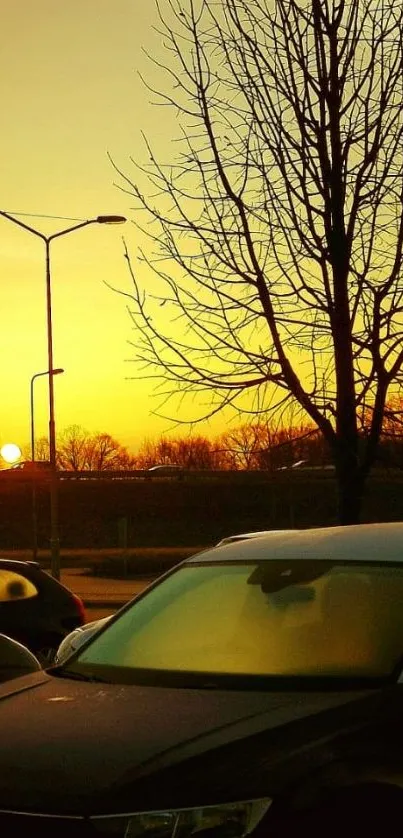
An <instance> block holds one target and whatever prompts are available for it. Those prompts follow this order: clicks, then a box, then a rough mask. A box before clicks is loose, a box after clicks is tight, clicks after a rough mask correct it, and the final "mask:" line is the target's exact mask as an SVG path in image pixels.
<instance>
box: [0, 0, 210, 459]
mask: <svg viewBox="0 0 403 838" xmlns="http://www.w3.org/2000/svg"><path fill="white" fill-rule="evenodd" d="M0 9H1V20H2V25H1V34H0V40H1V49H0V79H1V81H0V85H1V88H0V90H1V93H0V102H1V114H2V118H1V131H0V160H1V163H0V166H1V199H0V210H4V211H6V212H8V213H10V214H15V215H17V214H18V218H20V219H21V220H22V221H24V222H25V223H27V224H29V225H30V226H32V227H35V228H36V229H38V230H41V231H42V232H43V233H45V234H46V235H49V234H51V233H54V232H56V231H58V230H62V229H64V228H66V227H69V226H71V225H72V224H74V223H75V221H74V220H73V221H71V220H70V219H78V220H83V219H87V218H94V217H96V216H97V215H100V214H109V213H113V214H120V215H124V216H126V217H127V218H128V223H127V224H125V225H124V226H123V227H120V226H119V227H118V226H115V227H114V226H109V227H108V226H101V225H91V226H89V227H87V228H84V229H83V230H79V231H77V232H73V233H71V234H69V235H66V236H65V237H63V238H61V239H57V240H56V241H55V242H53V245H52V246H51V247H52V251H51V252H52V294H53V297H52V302H53V339H54V367H63V368H64V369H65V373H64V375H60V376H58V377H57V378H55V382H54V383H55V407H56V425H57V431H61V430H62V429H63V428H65V427H67V426H68V425H71V424H78V425H81V426H83V427H84V428H86V429H88V430H89V431H94V432H96V431H101V432H108V433H111V434H112V435H113V436H115V437H116V438H117V439H118V440H119V441H120V442H121V443H122V444H123V445H127V446H128V447H129V448H130V449H132V450H135V449H136V447H137V446H138V445H139V444H140V443H141V442H142V440H143V439H144V438H145V437H153V436H154V437H155V436H160V435H161V433H163V432H166V431H169V428H170V426H169V424H168V423H167V421H164V420H162V419H157V418H155V417H154V416H153V415H152V411H153V410H154V409H155V408H156V402H155V401H153V399H152V398H151V394H152V387H151V384H150V383H144V382H138V381H134V380H128V378H129V377H130V376H131V375H133V373H134V369H133V365H132V364H130V360H129V359H130V358H131V357H132V354H133V353H132V350H131V347H130V345H129V344H128V341H129V340H130V339H131V337H132V328H133V325H132V323H131V320H130V319H129V316H128V314H127V312H126V308H125V301H124V298H123V297H121V296H119V295H118V294H114V293H113V292H112V291H111V290H109V289H108V288H107V287H106V285H105V283H110V284H112V285H114V286H117V287H119V288H121V289H122V290H126V291H129V290H130V278H129V275H128V272H127V268H126V263H125V260H124V258H123V245H122V235H123V234H124V236H125V238H126V241H127V243H128V245H129V248H130V251H131V253H132V254H133V256H135V253H136V247H137V246H138V244H140V242H138V241H137V240H136V239H137V238H138V234H137V233H136V230H135V228H134V225H133V223H132V222H133V211H132V209H131V205H132V203H133V202H131V199H130V196H129V195H127V194H125V193H124V192H122V191H121V190H119V188H118V187H117V186H116V182H117V177H116V174H115V172H114V170H113V168H112V166H111V163H110V162H109V160H108V157H107V153H108V152H109V153H110V154H111V155H112V157H113V159H114V160H115V162H116V163H117V164H118V165H119V166H120V167H121V168H122V169H126V170H127V171H128V172H129V173H130V172H131V173H132V174H133V170H130V163H129V157H130V156H133V157H135V158H136V159H137V160H139V161H140V162H141V160H142V157H143V159H144V155H145V151H144V145H143V141H142V138H141V131H144V132H145V134H146V135H147V136H148V138H149V139H150V140H151V141H152V143H153V146H154V149H155V150H157V151H158V150H161V151H162V152H163V153H164V155H165V156H166V154H167V150H168V151H169V146H168V143H169V142H170V140H171V138H172V139H173V140H174V139H175V127H176V126H175V116H174V113H172V114H168V113H167V111H166V110H164V119H163V120H162V119H161V111H160V110H159V109H158V108H156V107H155V106H152V105H151V104H150V98H151V96H150V94H149V92H148V91H147V90H146V89H145V88H144V86H143V84H142V82H141V80H140V78H139V76H138V72H139V71H140V72H143V73H145V74H146V75H147V78H148V79H150V80H151V81H152V82H154V83H155V82H156V81H157V78H158V76H157V74H156V71H155V69H153V68H152V66H150V64H149V62H148V61H147V59H146V58H145V57H144V55H143V53H142V49H143V48H144V49H146V50H147V51H151V52H152V53H153V54H154V55H157V56H158V54H159V53H160V52H161V45H160V43H159V36H158V34H157V33H155V31H153V28H152V27H153V25H155V24H156V22H157V15H156V10H155V6H154V2H153V0H68V2H60V1H59V0H13V2H11V3H10V2H9V0H0ZM161 86H162V85H161ZM20 213H21V215H20ZM22 213H24V215H23V214H22ZM40 215H43V216H47V215H49V216H62V217H63V218H60V219H57V218H54V219H52V218H46V217H39V216H40ZM44 255H45V254H44V245H43V242H41V240H40V239H38V238H36V237H35V236H34V235H32V234H30V233H28V232H26V231H24V230H21V229H19V228H18V227H16V226H15V225H14V224H12V223H11V222H10V221H8V220H6V219H4V218H0V276H1V330H0V387H1V422H0V445H2V444H4V443H6V442H11V441H12V442H15V443H17V444H18V445H20V446H23V445H26V444H27V443H28V442H29V439H30V381H31V377H32V376H33V375H34V374H35V373H37V372H41V371H44V370H46V369H47V338H46V334H47V333H46V296H45V260H44ZM34 392H35V427H36V435H37V436H38V437H39V436H42V435H47V422H48V396H47V379H46V376H43V377H42V378H39V379H37V380H36V382H35V391H34ZM220 422H221V425H220ZM222 429H223V427H222V420H220V419H218V420H216V421H215V423H213V424H212V425H210V426H207V427H206V425H203V433H207V434H209V435H213V434H214V433H217V432H219V431H220V430H222ZM186 430H187V429H185V428H184V429H182V430H181V433H185V432H186Z"/></svg>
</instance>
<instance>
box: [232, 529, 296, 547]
mask: <svg viewBox="0 0 403 838" xmlns="http://www.w3.org/2000/svg"><path fill="white" fill-rule="evenodd" d="M274 532H281V533H285V532H295V530H260V531H257V532H240V533H236V535H227V536H225V538H222V539H221V541H218V542H217V544H216V545H215V546H216V547H221V545H222V544H230V543H231V542H233V541H243V540H244V539H245V538H260V537H261V536H262V535H271V534H272V533H274Z"/></svg>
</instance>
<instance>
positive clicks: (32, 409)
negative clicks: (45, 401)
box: [30, 368, 64, 462]
mask: <svg viewBox="0 0 403 838" xmlns="http://www.w3.org/2000/svg"><path fill="white" fill-rule="evenodd" d="M62 372H64V370H63V369H61V368H58V369H56V370H45V371H44V372H36V373H35V375H33V376H32V378H31V388H30V390H31V460H32V462H35V420H34V381H35V379H36V378H39V377H40V376H41V375H60V374H61V373H62Z"/></svg>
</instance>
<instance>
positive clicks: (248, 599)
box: [64, 560, 403, 688]
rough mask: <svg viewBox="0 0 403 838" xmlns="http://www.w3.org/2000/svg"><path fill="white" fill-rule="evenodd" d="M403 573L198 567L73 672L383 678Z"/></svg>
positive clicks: (86, 652)
mask: <svg viewBox="0 0 403 838" xmlns="http://www.w3.org/2000/svg"><path fill="white" fill-rule="evenodd" d="M402 600H403V569H402V568H401V567H400V566H396V565H387V564H385V563H382V564H379V565H377V564H374V563H368V564H364V563H359V564H358V563H354V562H351V563H348V562H347V563H342V564H341V563H340V562H337V563H335V562H329V561H320V560H314V561H312V560H309V561H308V560H294V561H290V560H281V561H266V562H252V563H247V562H245V563H243V562H240V561H237V562H236V563H235V562H234V563H229V562H222V563H218V562H214V563H203V562H202V561H201V562H199V563H191V564H189V565H187V566H182V567H181V568H179V569H178V570H176V571H174V572H173V573H172V574H170V575H169V576H167V577H165V579H163V580H162V581H161V582H160V583H158V584H156V585H155V586H154V587H152V588H151V589H149V591H148V592H146V593H145V594H144V595H143V596H142V597H141V598H139V599H138V600H136V602H134V603H133V604H132V605H131V606H129V607H128V608H127V609H126V610H125V611H123V612H122V614H121V615H120V616H119V618H118V619H117V620H115V621H112V623H111V624H110V625H109V626H108V627H107V628H106V629H105V631H103V632H102V633H101V634H100V635H99V636H97V637H95V638H94V639H93V641H92V642H90V643H89V645H88V646H86V647H85V648H84V649H83V650H82V651H81V652H79V653H78V654H77V656H76V657H75V658H74V659H73V660H72V662H71V663H70V664H69V665H68V666H67V667H66V668H65V670H64V674H67V673H68V672H69V671H71V672H72V673H73V672H75V673H76V674H79V673H81V674H85V673H87V674H88V675H91V674H92V675H93V676H96V675H101V674H103V675H104V676H106V677H107V678H108V679H110V680H113V681H122V682H129V683H152V684H162V685H163V684H181V685H183V684H184V685H186V686H188V685H189V686H192V685H193V684H194V685H196V686H197V685H200V684H202V685H203V686H206V685H208V684H209V683H211V685H212V687H213V686H217V685H219V684H220V683H221V684H223V683H224V681H226V682H228V679H232V680H233V681H234V683H235V685H241V682H242V681H243V682H244V683H245V685H248V686H249V688H252V687H251V685H253V683H254V682H256V680H257V679H259V680H260V681H261V679H264V680H265V681H267V679H285V678H287V679H295V678H297V679H301V678H302V679H318V678H320V679H330V680H332V681H334V679H347V680H349V681H351V680H352V679H364V680H365V679H383V678H387V677H389V676H391V675H392V674H393V673H394V671H395V669H396V667H397V666H398V664H399V661H400V658H401V656H402V651H403V608H402Z"/></svg>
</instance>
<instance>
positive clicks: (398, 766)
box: [0, 523, 403, 838]
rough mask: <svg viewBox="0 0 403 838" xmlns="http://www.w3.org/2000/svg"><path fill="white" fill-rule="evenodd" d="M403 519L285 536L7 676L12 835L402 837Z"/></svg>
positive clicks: (153, 596) (4, 716) (3, 781)
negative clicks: (64, 652)
mask: <svg viewBox="0 0 403 838" xmlns="http://www.w3.org/2000/svg"><path fill="white" fill-rule="evenodd" d="M402 603H403V523H397V524H369V525H361V526H350V527H334V528H324V529H312V530H301V531H295V532H288V533H284V532H281V533H278V534H273V533H271V534H270V536H263V537H261V538H250V539H245V540H243V541H239V542H235V543H230V544H227V545H223V546H221V547H214V548H212V549H209V550H206V551H203V552H202V553H199V554H197V555H195V556H192V557H191V558H189V559H187V560H186V561H184V562H183V563H181V564H180V565H178V566H177V567H176V568H174V569H173V570H171V571H170V572H168V573H167V574H165V575H164V576H163V577H161V578H160V579H159V580H157V581H156V582H154V583H153V584H152V585H151V586H150V587H148V588H147V589H146V590H145V591H144V592H143V593H141V594H140V595H139V596H138V597H137V598H136V599H135V600H133V601H132V602H131V603H129V604H127V605H126V606H124V607H123V609H121V610H120V611H119V612H118V614H117V615H115V616H114V617H112V618H111V619H110V620H109V621H108V622H107V623H105V624H104V626H103V628H101V629H100V630H99V631H97V632H96V633H95V634H94V635H93V637H92V638H91V639H90V640H89V641H88V642H87V643H86V644H85V645H84V646H82V647H81V649H79V650H78V651H77V652H76V653H75V654H73V655H72V657H71V658H69V660H68V661H66V663H65V664H64V665H62V666H59V667H57V666H56V667H53V668H51V669H50V670H48V671H41V672H35V673H33V674H32V675H27V676H25V677H24V678H19V679H16V680H14V681H10V682H9V683H7V684H3V685H2V686H1V687H0V729H1V749H0V830H1V831H2V834H3V835H14V834H18V827H21V830H22V833H23V834H27V835H33V834H34V835H40V836H41V838H47V836H54V835H60V836H63V838H68V836H74V838H77V836H79V835H85V836H89V835H105V836H106V835H108V836H111V835H113V836H122V838H123V836H126V837H127V838H129V837H130V836H138V837H139V838H140V836H143V835H144V836H147V838H174V836H180V838H188V837H189V838H190V836H196V838H206V836H208V838H246V836H251V838H252V836H253V838H266V836H267V838H269V837H270V838H290V836H297V835H298V836H304V838H305V836H307V837H308V836H309V838H319V836H321V838H323V836H326V838H330V836H332V838H335V836H337V838H340V836H341V835H342V836H343V838H352V836H354V838H356V836H359V835H362V836H364V837H365V838H367V836H374V835H377V836H379V835H384V836H386V838H389V836H392V835H393V836H394V835H395V834H396V830H398V826H397V825H398V823H399V822H400V819H401V812H402V804H403V607H402Z"/></svg>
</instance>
